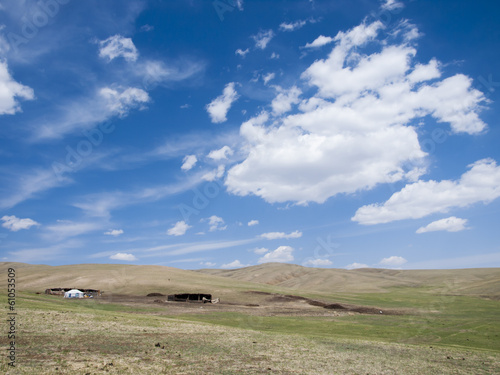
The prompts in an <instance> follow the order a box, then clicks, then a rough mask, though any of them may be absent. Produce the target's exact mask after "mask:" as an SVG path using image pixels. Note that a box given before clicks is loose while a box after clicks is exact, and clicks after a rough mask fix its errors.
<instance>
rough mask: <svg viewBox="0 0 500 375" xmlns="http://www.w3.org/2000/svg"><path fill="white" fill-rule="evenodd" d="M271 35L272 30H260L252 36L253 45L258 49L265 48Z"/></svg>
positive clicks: (271, 37) (272, 35) (272, 34)
mask: <svg viewBox="0 0 500 375" xmlns="http://www.w3.org/2000/svg"><path fill="white" fill-rule="evenodd" d="M273 37H274V32H273V31H272V30H267V31H260V32H259V33H258V34H257V35H253V36H252V38H253V40H254V41H255V47H256V48H259V49H265V48H266V47H267V45H268V43H269V42H270V41H271V39H273Z"/></svg>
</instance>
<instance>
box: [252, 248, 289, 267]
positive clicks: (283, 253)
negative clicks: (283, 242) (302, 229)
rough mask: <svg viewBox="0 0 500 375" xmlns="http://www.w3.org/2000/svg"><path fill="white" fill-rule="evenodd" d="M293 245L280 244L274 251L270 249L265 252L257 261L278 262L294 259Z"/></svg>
mask: <svg viewBox="0 0 500 375" xmlns="http://www.w3.org/2000/svg"><path fill="white" fill-rule="evenodd" d="M292 253H293V247H290V246H280V247H278V248H277V249H276V250H274V251H270V252H268V253H267V254H265V255H264V256H263V257H261V258H259V260H258V261H257V263H259V264H261V263H269V262H278V263H286V262H291V261H293V259H294V258H293V255H292Z"/></svg>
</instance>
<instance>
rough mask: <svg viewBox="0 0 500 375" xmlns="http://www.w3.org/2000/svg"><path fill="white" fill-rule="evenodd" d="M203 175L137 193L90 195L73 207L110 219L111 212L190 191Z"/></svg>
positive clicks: (118, 192) (117, 192)
mask: <svg viewBox="0 0 500 375" xmlns="http://www.w3.org/2000/svg"><path fill="white" fill-rule="evenodd" d="M200 181H201V175H200V174H195V175H193V176H189V177H188V178H186V179H185V180H184V181H181V182H177V183H172V184H167V185H160V186H154V187H144V188H142V189H137V190H135V191H114V192H104V193H96V194H90V195H86V196H83V197H81V198H80V199H78V201H76V202H74V203H73V206H75V207H78V208H80V209H82V210H83V211H84V212H85V214H86V215H88V216H92V217H103V218H108V217H110V215H111V211H113V210H115V209H117V208H121V207H127V206H131V205H135V204H140V203H148V202H156V201H158V200H160V199H163V198H165V197H167V196H171V195H174V194H178V193H181V192H183V191H186V190H189V189H191V188H193V187H194V186H196V185H197V184H199V183H200Z"/></svg>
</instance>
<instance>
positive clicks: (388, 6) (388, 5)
mask: <svg viewBox="0 0 500 375" xmlns="http://www.w3.org/2000/svg"><path fill="white" fill-rule="evenodd" d="M403 7H404V4H403V3H402V2H400V1H398V0H383V4H382V5H381V8H382V9H384V10H389V11H391V10H394V9H400V8H403Z"/></svg>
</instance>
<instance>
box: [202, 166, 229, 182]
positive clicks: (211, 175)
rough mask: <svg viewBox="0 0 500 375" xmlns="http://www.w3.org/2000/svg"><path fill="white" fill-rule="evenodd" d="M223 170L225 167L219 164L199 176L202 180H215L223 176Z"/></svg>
mask: <svg viewBox="0 0 500 375" xmlns="http://www.w3.org/2000/svg"><path fill="white" fill-rule="evenodd" d="M225 171H226V167H224V166H223V165H219V166H218V167H217V169H214V170H213V171H210V172H208V173H205V174H204V175H203V176H202V177H201V178H202V180H205V181H215V180H216V179H218V178H221V177H222V176H224V172H225Z"/></svg>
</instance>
